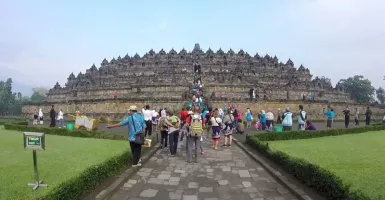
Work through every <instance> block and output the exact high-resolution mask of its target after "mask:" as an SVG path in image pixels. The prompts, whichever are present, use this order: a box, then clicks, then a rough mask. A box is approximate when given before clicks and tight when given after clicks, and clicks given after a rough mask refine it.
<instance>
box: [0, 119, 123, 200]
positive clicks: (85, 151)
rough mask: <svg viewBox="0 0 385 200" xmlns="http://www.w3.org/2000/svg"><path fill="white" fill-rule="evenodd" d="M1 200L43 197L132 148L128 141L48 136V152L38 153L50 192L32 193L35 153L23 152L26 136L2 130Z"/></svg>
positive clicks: (0, 150) (0, 133)
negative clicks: (91, 168)
mask: <svg viewBox="0 0 385 200" xmlns="http://www.w3.org/2000/svg"><path fill="white" fill-rule="evenodd" d="M0 142H1V146H0V174H1V175H0V199H7V200H8V199H9V200H11V199H30V198H32V197H34V196H36V195H42V194H44V193H45V192H47V191H48V190H49V189H50V188H51V189H52V188H53V187H55V186H58V185H59V184H60V183H62V182H63V181H66V180H68V179H70V178H72V177H74V176H76V175H78V174H79V173H80V172H82V171H83V170H85V169H86V168H88V167H89V166H92V165H95V164H98V163H101V162H102V161H104V160H106V159H108V158H109V157H111V156H114V155H118V154H121V153H123V152H124V151H126V150H127V149H128V148H129V144H128V142H126V141H115V140H102V139H89V138H77V137H65V136H56V135H46V150H45V151H41V152H38V153H37V159H38V169H39V176H40V179H42V180H43V181H44V183H47V184H48V185H49V186H50V188H48V189H44V188H39V189H38V191H37V192H32V188H30V187H27V183H33V182H34V173H33V161H32V151H27V150H24V147H23V133H21V132H17V131H8V130H5V129H4V127H3V126H0Z"/></svg>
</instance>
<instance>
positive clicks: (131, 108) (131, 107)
mask: <svg viewBox="0 0 385 200" xmlns="http://www.w3.org/2000/svg"><path fill="white" fill-rule="evenodd" d="M128 110H130V111H132V110H137V109H136V106H135V105H132V106H130V108H129V109H128Z"/></svg>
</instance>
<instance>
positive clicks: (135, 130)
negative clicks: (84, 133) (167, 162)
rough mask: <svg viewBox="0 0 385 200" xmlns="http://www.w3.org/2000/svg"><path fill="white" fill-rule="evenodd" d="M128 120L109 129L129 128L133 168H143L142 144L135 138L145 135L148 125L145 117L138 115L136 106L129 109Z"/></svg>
mask: <svg viewBox="0 0 385 200" xmlns="http://www.w3.org/2000/svg"><path fill="white" fill-rule="evenodd" d="M127 115H128V116H127V118H126V119H125V120H123V121H122V122H120V123H118V124H112V125H111V124H108V125H107V128H116V127H122V126H126V125H127V126H128V141H129V142H130V147H131V153H132V158H133V159H132V162H133V163H132V166H133V167H139V166H142V164H141V163H140V156H141V153H142V144H137V143H136V142H135V138H136V135H137V134H144V132H145V129H146V123H145V121H144V119H143V117H142V116H141V115H140V114H138V112H137V108H136V106H134V105H132V106H130V108H129V109H128V113H127Z"/></svg>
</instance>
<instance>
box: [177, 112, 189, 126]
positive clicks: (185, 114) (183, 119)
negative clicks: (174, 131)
mask: <svg viewBox="0 0 385 200" xmlns="http://www.w3.org/2000/svg"><path fill="white" fill-rule="evenodd" d="M188 116H189V115H188V111H187V109H186V108H182V110H181V111H180V112H179V118H180V120H181V127H183V126H184V125H185V123H186V119H187V117H188Z"/></svg>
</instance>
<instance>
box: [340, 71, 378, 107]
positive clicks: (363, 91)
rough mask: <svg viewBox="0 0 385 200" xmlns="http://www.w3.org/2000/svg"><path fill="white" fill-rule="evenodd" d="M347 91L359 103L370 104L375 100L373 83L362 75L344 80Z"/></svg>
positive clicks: (342, 81)
mask: <svg viewBox="0 0 385 200" xmlns="http://www.w3.org/2000/svg"><path fill="white" fill-rule="evenodd" d="M340 82H341V83H342V84H343V85H344V88H345V91H346V92H347V93H349V94H350V96H351V97H352V99H354V100H355V101H356V102H357V103H369V102H371V100H372V99H373V96H374V91H375V88H374V87H373V86H372V83H371V82H370V81H369V80H368V79H365V78H364V76H362V75H355V76H354V77H349V78H348V79H342V80H340Z"/></svg>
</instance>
